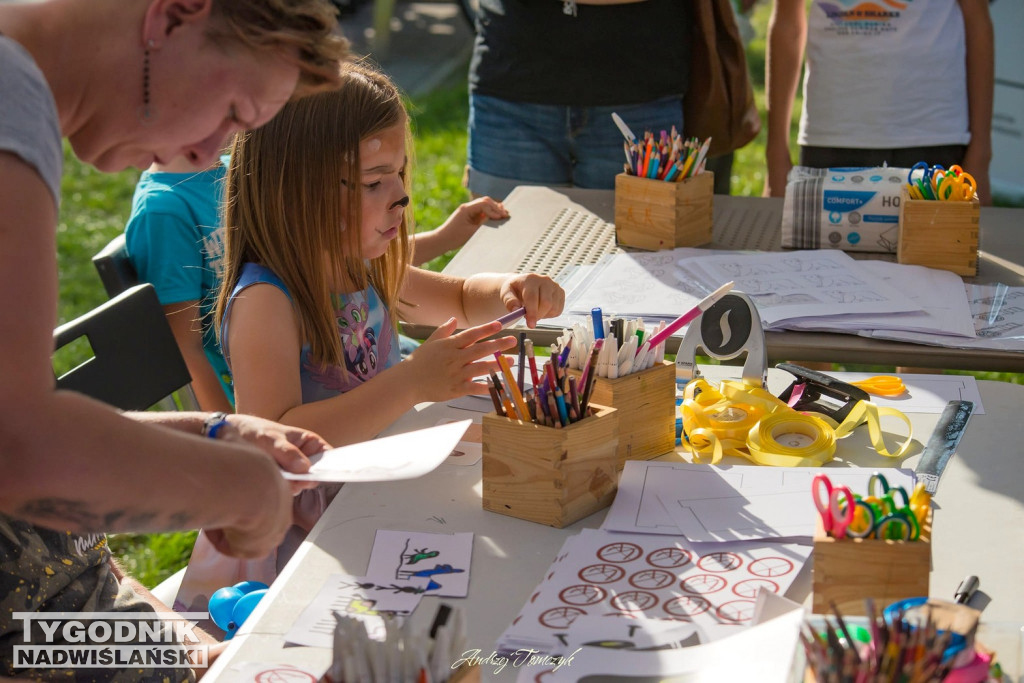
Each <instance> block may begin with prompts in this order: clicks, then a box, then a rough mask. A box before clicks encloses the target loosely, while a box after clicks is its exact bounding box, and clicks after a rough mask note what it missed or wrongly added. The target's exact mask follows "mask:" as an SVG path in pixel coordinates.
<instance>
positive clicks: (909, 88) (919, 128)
mask: <svg viewBox="0 0 1024 683" xmlns="http://www.w3.org/2000/svg"><path fill="white" fill-rule="evenodd" d="M881 5H882V6H883V8H884V9H883V10H879V6H878V4H876V3H868V2H862V1H861V0H838V1H834V2H823V1H822V0H814V1H813V2H812V3H811V7H810V11H809V14H808V11H807V9H806V4H805V2H804V0H775V6H774V8H773V12H772V17H771V21H770V23H769V27H768V46H767V55H766V57H767V64H766V66H765V81H766V99H767V102H768V142H767V147H766V151H765V154H766V158H767V164H768V177H767V182H766V183H765V189H764V194H765V195H766V196H775V197H781V196H784V195H785V191H786V176H787V174H788V173H789V170H790V169H791V168H792V166H793V164H792V159H791V158H790V153H789V129H790V120H791V116H792V108H793V101H794V98H795V96H796V88H797V80H798V78H799V75H800V65H801V63H802V62H803V60H804V47H805V44H806V52H807V65H806V71H805V74H804V90H803V94H804V100H803V111H802V112H801V116H800V133H799V137H798V142H799V144H800V146H801V149H800V164H801V165H802V166H810V167H815V168H828V167H835V166H869V167H870V166H881V165H882V164H883V162H884V163H887V164H888V165H890V166H899V167H904V168H906V167H909V166H912V165H913V164H915V163H916V162H918V161H926V162H928V163H929V164H941V165H942V166H945V167H949V166H950V165H952V164H959V165H961V166H962V167H963V168H964V170H966V171H968V172H969V173H971V175H973V176H974V178H975V179H976V180H977V181H978V196H979V198H980V199H981V202H982V203H983V204H988V203H989V202H990V194H989V192H990V191H989V170H988V169H989V162H990V161H991V159H992V136H991V129H992V98H993V89H994V78H995V76H994V73H995V71H994V69H995V67H994V56H993V47H992V41H993V31H992V20H991V18H990V17H989V9H988V0H928V1H927V2H925V1H924V0H907V1H901V2H897V1H896V0H884V1H883V2H882V3H881ZM808 17H809V18H808Z"/></svg>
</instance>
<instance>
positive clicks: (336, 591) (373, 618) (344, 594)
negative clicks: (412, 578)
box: [284, 574, 429, 647]
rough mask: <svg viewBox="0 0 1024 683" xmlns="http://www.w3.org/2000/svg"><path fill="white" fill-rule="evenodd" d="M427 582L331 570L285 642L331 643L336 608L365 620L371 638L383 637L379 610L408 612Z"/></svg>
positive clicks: (304, 643) (425, 580) (413, 607)
mask: <svg viewBox="0 0 1024 683" xmlns="http://www.w3.org/2000/svg"><path fill="white" fill-rule="evenodd" d="M428 583H429V581H428V580H427V579H419V580H418V581H417V582H415V583H414V584H413V583H410V584H409V586H410V587H411V588H406V587H402V586H398V587H396V586H393V585H390V584H388V583H378V582H376V581H374V580H373V579H372V578H370V577H368V576H352V575H350V574H332V575H331V576H329V577H327V581H325V582H324V585H323V587H322V588H321V589H320V591H319V592H318V593H317V594H316V597H315V598H313V601H312V602H310V603H309V605H307V606H306V609H304V610H302V614H300V615H299V618H298V619H296V620H295V623H294V624H292V627H291V628H290V629H289V630H288V633H286V634H285V636H284V639H285V642H288V643H294V644H296V645H309V646H311V647H332V646H333V644H334V625H335V623H336V621H335V618H334V613H335V612H343V613H345V614H347V615H349V616H350V617H354V618H356V619H359V620H360V621H362V622H364V623H365V624H366V630H367V632H368V633H369V634H370V637H371V638H375V639H376V636H377V635H379V636H381V637H382V636H383V632H384V622H383V620H382V619H381V618H380V613H381V612H391V613H393V614H398V615H406V614H411V613H412V611H413V610H414V609H416V606H417V605H419V603H420V598H421V597H422V595H423V592H424V591H425V590H426V586H427V584H428ZM375 634H376V635H375Z"/></svg>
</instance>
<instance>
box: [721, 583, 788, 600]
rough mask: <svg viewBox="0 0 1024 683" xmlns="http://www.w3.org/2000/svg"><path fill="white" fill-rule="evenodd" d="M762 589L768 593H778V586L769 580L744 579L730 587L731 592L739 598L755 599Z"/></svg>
mask: <svg viewBox="0 0 1024 683" xmlns="http://www.w3.org/2000/svg"><path fill="white" fill-rule="evenodd" d="M762 588H764V589H765V590H767V591H768V592H770V593H778V592H779V584H777V583H775V582H774V581H772V580H771V579H746V580H744V581H740V582H739V583H737V584H736V585H735V586H733V587H732V592H733V593H735V594H736V595H738V596H740V597H741V598H756V597H757V592H758V591H759V590H761V589H762Z"/></svg>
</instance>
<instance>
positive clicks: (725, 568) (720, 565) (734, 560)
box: [697, 553, 743, 572]
mask: <svg viewBox="0 0 1024 683" xmlns="http://www.w3.org/2000/svg"><path fill="white" fill-rule="evenodd" d="M697 566H698V567H700V568H701V569H703V570H704V571H706V572H731V571H733V570H735V569H739V568H740V567H742V566H743V560H742V559H741V558H740V556H739V555H737V554H736V553H708V554H707V555H705V556H704V557H702V558H700V559H699V560H697Z"/></svg>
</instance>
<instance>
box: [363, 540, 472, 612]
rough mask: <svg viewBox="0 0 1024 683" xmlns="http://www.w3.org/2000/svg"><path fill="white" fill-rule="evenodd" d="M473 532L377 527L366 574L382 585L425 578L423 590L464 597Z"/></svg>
mask: <svg viewBox="0 0 1024 683" xmlns="http://www.w3.org/2000/svg"><path fill="white" fill-rule="evenodd" d="M472 559H473V534H472V533H468V532H466V533H455V534H431V533H426V532H413V531H393V530H390V529H378V530H377V534H376V536H375V537H374V539H373V550H372V551H371V552H370V563H369V566H368V567H367V569H366V575H367V577H369V578H371V579H372V580H373V581H376V582H378V583H381V584H383V585H393V584H395V585H399V586H401V585H404V584H405V583H407V582H413V583H417V584H418V583H419V582H420V581H421V580H424V579H425V580H427V582H428V583H427V594H428V595H438V596H443V597H450V598H464V597H466V595H467V594H468V593H469V565H470V562H471V561H472Z"/></svg>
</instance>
